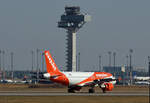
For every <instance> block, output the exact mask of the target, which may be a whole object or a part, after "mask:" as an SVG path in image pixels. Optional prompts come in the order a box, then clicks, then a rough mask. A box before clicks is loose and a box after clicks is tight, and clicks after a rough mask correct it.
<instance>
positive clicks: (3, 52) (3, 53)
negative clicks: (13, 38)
mask: <svg viewBox="0 0 150 103" xmlns="http://www.w3.org/2000/svg"><path fill="white" fill-rule="evenodd" d="M2 56H3V80H5V51H4V50H3V51H2Z"/></svg>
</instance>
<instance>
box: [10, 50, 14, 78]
mask: <svg viewBox="0 0 150 103" xmlns="http://www.w3.org/2000/svg"><path fill="white" fill-rule="evenodd" d="M10 55H11V79H12V80H14V70H13V56H14V53H13V52H11V53H10Z"/></svg>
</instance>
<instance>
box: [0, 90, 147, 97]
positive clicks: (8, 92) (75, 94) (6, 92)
mask: <svg viewBox="0 0 150 103" xmlns="http://www.w3.org/2000/svg"><path fill="white" fill-rule="evenodd" d="M0 96H149V92H108V93H100V92H96V93H87V92H78V93H67V92H41V91H40V92H38V91H36V92H35V91H31V92H15V91H5V92H4V91H0Z"/></svg>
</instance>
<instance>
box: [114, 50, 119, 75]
mask: <svg viewBox="0 0 150 103" xmlns="http://www.w3.org/2000/svg"><path fill="white" fill-rule="evenodd" d="M113 57H114V76H115V75H116V73H117V72H118V71H116V52H114V53H113Z"/></svg>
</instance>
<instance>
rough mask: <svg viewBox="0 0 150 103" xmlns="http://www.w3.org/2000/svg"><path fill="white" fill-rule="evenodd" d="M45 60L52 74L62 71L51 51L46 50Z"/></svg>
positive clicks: (48, 70)
mask: <svg viewBox="0 0 150 103" xmlns="http://www.w3.org/2000/svg"><path fill="white" fill-rule="evenodd" d="M45 61H46V67H47V72H48V73H50V74H51V75H56V74H59V73H60V71H59V69H58V68H57V66H56V64H55V62H54V60H53V58H52V56H51V54H50V52H49V51H45Z"/></svg>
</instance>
